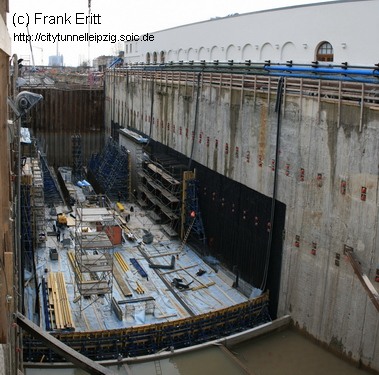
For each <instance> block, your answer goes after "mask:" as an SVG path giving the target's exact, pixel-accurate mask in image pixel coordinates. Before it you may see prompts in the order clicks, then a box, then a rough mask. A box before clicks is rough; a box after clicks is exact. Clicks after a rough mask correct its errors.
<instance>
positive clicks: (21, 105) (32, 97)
mask: <svg viewBox="0 0 379 375" xmlns="http://www.w3.org/2000/svg"><path fill="white" fill-rule="evenodd" d="M42 99H43V96H42V95H40V94H35V93H34V92H29V91H21V92H20V93H19V94H18V95H17V96H16V100H15V101H14V102H13V101H12V100H11V99H9V98H8V103H9V105H10V106H11V107H12V109H13V111H14V112H15V113H16V114H17V116H19V117H20V116H22V115H25V114H26V113H27V112H29V111H30V109H31V108H33V107H34V106H35V105H36V104H37V103H38V102H39V101H41V100H42Z"/></svg>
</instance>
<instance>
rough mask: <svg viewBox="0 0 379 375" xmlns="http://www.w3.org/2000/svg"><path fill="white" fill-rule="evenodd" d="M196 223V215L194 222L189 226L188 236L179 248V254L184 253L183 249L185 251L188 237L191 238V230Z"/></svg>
mask: <svg viewBox="0 0 379 375" xmlns="http://www.w3.org/2000/svg"><path fill="white" fill-rule="evenodd" d="M195 221H196V215H195V217H194V218H193V220H192V222H191V224H190V226H189V227H188V229H187V232H186V235H185V236H184V239H183V242H182V243H181V244H180V246H179V248H178V253H181V252H182V251H183V249H184V245H185V244H186V242H187V239H188V237H189V235H190V233H191V229H192V227H193V225H194V224H195Z"/></svg>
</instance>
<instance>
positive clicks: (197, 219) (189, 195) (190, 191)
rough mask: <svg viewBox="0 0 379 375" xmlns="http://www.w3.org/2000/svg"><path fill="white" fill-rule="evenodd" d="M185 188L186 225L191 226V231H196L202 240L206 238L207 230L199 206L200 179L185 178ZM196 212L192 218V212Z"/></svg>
mask: <svg viewBox="0 0 379 375" xmlns="http://www.w3.org/2000/svg"><path fill="white" fill-rule="evenodd" d="M184 184H185V187H184V190H185V192H186V194H185V200H184V201H185V210H184V213H185V220H184V225H185V227H187V228H189V227H190V226H191V231H193V232H195V233H196V234H197V236H198V239H199V240H201V241H204V240H205V232H204V225H203V220H202V217H201V210H200V206H199V198H198V196H199V194H198V190H199V181H198V180H196V179H189V180H186V179H184ZM192 213H194V217H193V218H192V216H191V214H192Z"/></svg>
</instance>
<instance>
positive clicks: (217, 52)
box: [125, 0, 379, 66]
mask: <svg viewBox="0 0 379 375" xmlns="http://www.w3.org/2000/svg"><path fill="white" fill-rule="evenodd" d="M378 15H379V0H337V1H330V2H325V3H315V4H308V5H301V6H291V7H286V8H277V9H271V10H265V11H257V12H252V13H245V14H236V15H233V16H227V17H223V18H216V19H211V20H208V21H203V22H197V23H193V24H188V25H183V26H178V27H174V28H170V29H166V30H161V31H157V32H152V33H150V34H153V35H154V40H153V41H148V42H142V41H138V42H133V43H126V45H125V63H126V64H133V63H157V64H160V63H167V62H169V61H174V62H175V61H191V60H193V61H201V60H205V61H214V60H219V61H220V62H222V61H229V60H233V61H234V62H244V61H245V60H251V62H264V61H266V60H270V61H272V62H286V61H288V60H292V61H293V62H294V63H300V64H309V63H311V62H312V61H315V60H317V61H329V62H331V63H333V64H341V63H345V62H347V63H348V64H349V65H354V66H361V65H362V66H369V65H375V64H377V63H378V62H379V22H378Z"/></svg>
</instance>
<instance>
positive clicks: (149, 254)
mask: <svg viewBox="0 0 379 375" xmlns="http://www.w3.org/2000/svg"><path fill="white" fill-rule="evenodd" d="M123 205H124V206H125V208H126V209H125V212H124V213H123V214H122V215H121V214H118V215H120V217H121V216H122V217H124V218H125V217H126V216H127V215H130V216H128V218H129V220H128V221H127V222H125V221H124V226H125V228H124V229H123V231H122V238H123V241H122V244H121V245H117V246H114V247H113V248H111V249H108V250H106V252H107V253H108V254H109V255H111V256H112V257H113V272H112V277H110V280H111V281H110V282H111V283H112V293H107V294H104V295H91V296H90V297H83V296H81V295H80V294H79V293H78V288H77V285H76V284H75V283H76V282H75V272H74V269H73V266H72V262H71V260H70V255H69V254H70V252H71V254H72V253H74V251H75V230H76V228H77V226H75V219H74V218H72V216H73V215H72V216H70V215H67V217H68V218H69V222H68V227H67V228H65V229H60V235H59V236H57V235H56V232H54V228H53V224H55V218H54V216H52V215H50V213H49V212H48V210H46V212H47V215H46V216H47V232H46V233H47V236H46V241H45V242H44V243H43V245H42V246H40V247H39V249H38V251H37V274H38V282H39V283H41V280H42V278H45V279H47V278H48V274H49V273H59V272H60V273H62V274H63V276H64V282H65V289H66V293H67V294H66V296H67V300H68V303H69V307H70V310H71V316H72V321H73V327H72V330H74V331H77V332H79V331H98V330H112V329H118V328H126V327H132V326H137V325H144V324H153V323H162V322H167V321H172V320H177V319H181V318H186V317H190V316H194V315H199V314H202V313H207V312H211V311H215V310H219V309H223V308H226V307H229V306H233V305H236V304H239V303H241V302H244V301H246V300H247V299H248V298H247V297H246V296H244V295H243V294H242V293H241V292H240V291H238V290H237V289H236V288H234V287H233V286H232V285H233V281H234V280H233V279H232V278H231V277H230V275H229V273H228V272H227V271H226V270H223V268H222V267H221V266H220V265H218V266H217V272H216V271H215V267H214V266H213V267H211V266H210V265H209V264H208V263H209V262H208V263H206V262H205V261H204V260H203V259H201V257H200V256H199V255H198V254H197V253H195V252H194V251H193V250H192V249H191V248H190V247H189V246H187V245H185V246H184V247H183V246H181V241H180V240H179V239H178V238H171V237H169V236H168V235H167V233H166V232H165V231H164V230H163V227H162V225H160V224H156V223H154V222H153V221H152V219H151V217H150V216H149V215H148V212H147V211H145V210H143V209H142V208H141V207H139V206H138V205H136V204H130V203H127V202H123ZM146 231H148V232H150V233H151V234H152V235H153V241H152V243H150V244H146V243H144V242H143V241H142V237H143V235H144V234H146ZM128 234H129V237H133V238H132V239H131V240H130V239H128ZM58 237H59V238H58ZM50 249H56V253H57V254H55V256H54V257H53V258H54V259H51V258H52V256H51V251H50ZM131 259H135V260H136V261H137V263H138V264H139V265H140V267H141V268H142V270H143V271H145V273H146V275H144V276H142V275H141V272H139V271H138V270H137V268H135V266H133V264H132V261H131ZM172 262H174V268H173V269H161V268H150V266H149V264H152V263H153V264H154V265H164V266H168V265H170V264H171V263H172ZM115 273H117V274H118V278H122V280H123V282H124V283H125V284H126V285H127V288H128V289H129V291H130V295H128V296H127V297H126V296H125V293H123V289H122V288H121V287H120V285H119V283H118V282H117V281H116V279H115V277H113V274H115ZM142 274H143V272H142ZM100 277H102V276H100ZM108 279H109V278H108ZM174 279H176V280H180V281H179V287H178V285H177V286H175V285H174V284H173V281H174ZM181 285H184V286H185V287H181ZM39 289H40V290H41V288H39ZM26 290H27V292H28V293H31V292H30V289H29V288H26ZM41 293H42V292H41ZM112 298H113V299H114V301H116V302H117V304H118V306H119V307H120V311H121V314H122V319H121V320H120V316H119V317H117V314H116V313H115V312H114V309H113V308H112V303H111V301H112ZM32 300H33V298H29V308H28V310H29V317H30V318H32V313H31V312H32V311H34V310H33V306H32V302H31V301H32ZM40 301H43V298H42V296H40ZM51 308H52V307H51V306H49V308H48V309H47V310H46V309H44V308H41V309H40V310H41V322H46V319H45V318H46V317H45V315H46V314H48V313H49V312H48V311H49V310H50V309H51ZM53 308H55V309H56V310H60V309H61V307H58V308H57V307H54V306H53ZM53 320H54V318H53ZM41 325H42V326H43V323H42V324H41ZM44 328H45V329H46V328H48V327H44ZM50 330H53V331H55V330H57V331H59V330H61V329H59V328H54V323H53V325H52V327H51V329H50Z"/></svg>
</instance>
